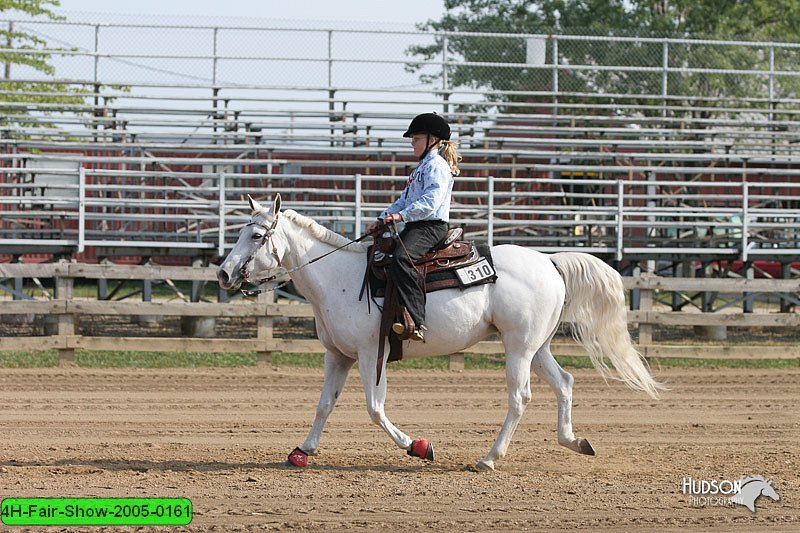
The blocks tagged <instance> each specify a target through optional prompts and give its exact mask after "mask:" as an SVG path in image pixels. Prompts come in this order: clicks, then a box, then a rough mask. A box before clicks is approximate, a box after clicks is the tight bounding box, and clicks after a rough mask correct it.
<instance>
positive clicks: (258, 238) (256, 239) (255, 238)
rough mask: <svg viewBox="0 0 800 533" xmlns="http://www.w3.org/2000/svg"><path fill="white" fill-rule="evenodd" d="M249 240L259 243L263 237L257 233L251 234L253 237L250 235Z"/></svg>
mask: <svg viewBox="0 0 800 533" xmlns="http://www.w3.org/2000/svg"><path fill="white" fill-rule="evenodd" d="M250 238H251V239H253V240H254V241H260V240H261V239H263V238H264V236H263V235H259V234H258V233H253V235H251V236H250Z"/></svg>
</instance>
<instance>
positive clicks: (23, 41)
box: [0, 0, 86, 137]
mask: <svg viewBox="0 0 800 533" xmlns="http://www.w3.org/2000/svg"><path fill="white" fill-rule="evenodd" d="M59 5H60V2H59V0H0V14H2V15H3V16H4V18H10V19H13V18H14V17H15V16H16V17H18V16H19V15H25V16H29V17H34V18H35V17H41V18H44V19H46V20H51V21H61V20H64V18H63V17H61V16H59V15H57V14H56V13H54V12H53V11H52V9H50V7H57V6H59ZM47 49H51V48H50V47H49V46H48V44H47V42H46V41H45V40H44V39H41V38H40V37H38V36H37V35H35V34H33V33H30V32H28V31H25V30H24V29H23V28H21V27H20V25H19V24H14V23H2V25H0V63H2V66H4V67H5V71H4V76H3V79H2V80H0V91H2V93H1V94H0V102H5V103H7V107H2V115H3V117H2V123H3V124H6V125H8V124H13V125H16V126H17V127H25V128H27V127H53V125H52V124H50V123H48V122H43V121H40V120H33V117H34V115H37V114H38V115H40V116H47V115H49V114H52V112H46V113H38V112H35V111H33V109H31V110H29V109H26V107H25V106H22V107H20V106H19V104H21V103H30V104H55V105H58V104H61V105H82V104H85V97H84V96H81V95H79V94H78V93H80V92H84V91H85V90H86V87H83V86H75V85H63V84H58V83H52V82H48V81H46V80H44V81H23V80H19V79H15V78H14V72H15V71H16V70H18V68H19V67H23V68H30V69H33V70H34V71H37V72H40V73H42V74H45V75H47V76H53V75H54V74H55V67H53V65H52V64H51V62H50V54H49V53H47V52H43V50H47ZM2 66H0V68H2ZM10 136H11V137H25V135H21V136H20V135H15V134H10Z"/></svg>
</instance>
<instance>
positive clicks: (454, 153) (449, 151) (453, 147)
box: [439, 140, 461, 176]
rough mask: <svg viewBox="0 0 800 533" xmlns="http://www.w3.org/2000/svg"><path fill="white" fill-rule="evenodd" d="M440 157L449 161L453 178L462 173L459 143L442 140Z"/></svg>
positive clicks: (440, 142)
mask: <svg viewBox="0 0 800 533" xmlns="http://www.w3.org/2000/svg"><path fill="white" fill-rule="evenodd" d="M439 155H440V156H442V157H443V158H444V160H445V161H447V164H448V165H449V166H450V172H452V173H453V176H458V175H459V174H460V173H461V170H460V169H459V168H458V163H459V161H461V154H460V153H458V143H456V142H455V141H442V140H440V141H439Z"/></svg>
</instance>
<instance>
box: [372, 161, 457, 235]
mask: <svg viewBox="0 0 800 533" xmlns="http://www.w3.org/2000/svg"><path fill="white" fill-rule="evenodd" d="M452 192H453V173H452V172H451V171H450V165H448V164H447V161H445V160H444V158H443V157H442V156H440V155H439V150H431V151H430V152H428V155H426V156H425V158H424V159H423V160H422V161H420V162H419V164H418V165H417V168H415V169H414V172H412V173H411V176H410V177H409V178H408V183H406V188H405V189H403V193H402V194H401V195H400V197H399V198H398V199H397V200H395V201H394V203H393V204H392V205H390V206H389V207H387V208H386V209H385V210H384V211H383V213H381V216H380V217H379V218H381V219H383V218H384V217H386V215H389V214H394V213H400V216H402V217H403V221H404V222H418V221H420V220H443V221H444V222H449V221H450V197H451V195H452Z"/></svg>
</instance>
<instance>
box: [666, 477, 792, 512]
mask: <svg viewBox="0 0 800 533" xmlns="http://www.w3.org/2000/svg"><path fill="white" fill-rule="evenodd" d="M681 492H682V493H683V494H685V495H687V496H688V497H689V505H691V506H692V507H707V506H720V507H735V506H737V505H743V506H745V507H747V508H748V509H750V511H751V512H753V513H755V512H756V500H758V498H759V497H761V496H766V497H768V498H771V499H773V500H775V501H778V500H780V499H781V497H780V496H778V492H777V491H776V490H775V488H774V487H773V486H772V481H770V480H768V479H765V478H764V477H763V476H744V477H742V478H741V479H739V480H736V481H731V480H728V479H693V478H691V477H685V478H683V481H682V483H681Z"/></svg>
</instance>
